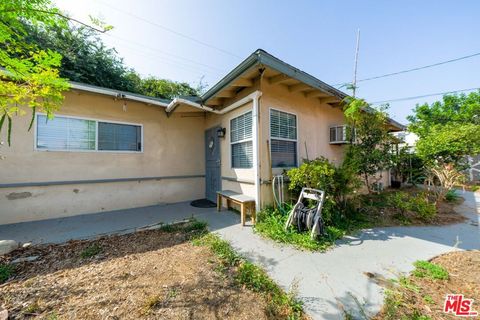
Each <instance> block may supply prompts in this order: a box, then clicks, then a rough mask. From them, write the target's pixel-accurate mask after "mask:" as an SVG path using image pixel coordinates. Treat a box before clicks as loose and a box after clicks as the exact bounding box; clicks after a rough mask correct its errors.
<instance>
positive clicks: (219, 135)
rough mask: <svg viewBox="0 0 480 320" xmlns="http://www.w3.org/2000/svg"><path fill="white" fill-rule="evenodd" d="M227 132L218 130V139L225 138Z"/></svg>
mask: <svg viewBox="0 0 480 320" xmlns="http://www.w3.org/2000/svg"><path fill="white" fill-rule="evenodd" d="M225 132H227V129H225V128H218V130H217V137H219V138H225Z"/></svg>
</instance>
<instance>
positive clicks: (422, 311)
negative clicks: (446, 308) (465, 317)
mask: <svg viewBox="0 0 480 320" xmlns="http://www.w3.org/2000/svg"><path fill="white" fill-rule="evenodd" d="M431 263H433V264H435V265H438V266H441V267H443V268H444V269H446V270H447V272H448V279H445V278H444V277H437V278H435V277H434V276H423V277H418V276H415V272H413V275H411V276H410V277H408V278H404V279H401V281H399V283H398V284H397V285H395V286H394V287H391V288H390V289H389V290H388V293H387V298H386V304H385V306H384V308H383V310H382V312H381V313H380V314H379V315H377V316H376V317H375V319H378V320H380V319H392V320H394V319H435V320H437V319H438V320H440V319H458V317H455V316H453V315H447V314H445V313H443V305H444V301H445V296H446V295H447V294H463V295H464V296H465V297H466V298H469V299H474V300H475V301H474V304H473V307H474V309H475V310H477V311H480V304H479V302H480V251H479V250H474V251H459V252H451V253H448V254H444V255H441V256H438V257H436V258H434V259H432V260H431Z"/></svg>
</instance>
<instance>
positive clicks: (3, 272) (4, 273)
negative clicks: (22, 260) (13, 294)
mask: <svg viewBox="0 0 480 320" xmlns="http://www.w3.org/2000/svg"><path fill="white" fill-rule="evenodd" d="M14 271H15V268H14V267H13V266H12V265H9V264H3V263H2V264H0V283H4V282H5V281H7V280H8V278H10V277H11V276H12V275H13V273H14Z"/></svg>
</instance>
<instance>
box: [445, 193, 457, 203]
mask: <svg viewBox="0 0 480 320" xmlns="http://www.w3.org/2000/svg"><path fill="white" fill-rule="evenodd" d="M445 200H447V201H448V202H455V201H457V200H458V195H457V193H456V192H455V190H448V192H447V193H446V194H445Z"/></svg>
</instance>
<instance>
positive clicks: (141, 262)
mask: <svg viewBox="0 0 480 320" xmlns="http://www.w3.org/2000/svg"><path fill="white" fill-rule="evenodd" d="M190 238H191V232H185V231H179V230H177V231H175V230H174V231H173V232H172V231H171V230H170V232H165V231H162V230H149V231H143V232H138V233H135V234H128V235H120V236H112V237H105V238H102V239H99V240H95V241H73V242H69V243H66V244H64V245H49V246H39V247H32V248H27V249H22V250H19V251H15V252H14V253H12V254H11V255H9V256H6V257H3V258H2V260H3V261H0V263H2V262H3V263H8V262H9V261H11V260H13V259H15V258H18V257H26V256H33V255H38V256H40V258H39V259H38V260H36V261H34V262H29V263H22V264H20V265H18V266H17V267H16V270H15V276H14V278H13V279H10V280H9V281H8V282H7V283H5V284H3V285H2V286H1V287H0V290H1V293H2V294H1V295H0V305H2V304H3V305H4V306H5V307H6V308H7V309H8V310H9V313H10V316H11V318H12V319H20V318H25V317H29V316H38V317H39V318H46V319H47V318H51V319H159V318H160V319H266V318H267V315H266V311H265V310H266V303H265V300H264V298H263V297H262V295H260V294H258V293H255V292H252V291H251V290H248V289H246V288H242V287H239V286H236V285H235V284H234V283H233V282H232V279H231V278H230V277H225V275H223V274H222V273H220V272H218V270H216V269H218V266H219V260H218V258H217V257H216V256H215V255H214V254H213V253H212V252H211V251H210V250H209V248H207V247H202V246H194V245H192V244H191V242H190V241H189V240H190Z"/></svg>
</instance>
